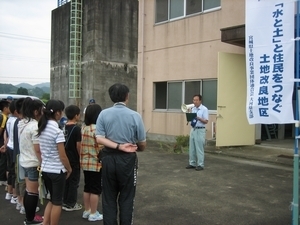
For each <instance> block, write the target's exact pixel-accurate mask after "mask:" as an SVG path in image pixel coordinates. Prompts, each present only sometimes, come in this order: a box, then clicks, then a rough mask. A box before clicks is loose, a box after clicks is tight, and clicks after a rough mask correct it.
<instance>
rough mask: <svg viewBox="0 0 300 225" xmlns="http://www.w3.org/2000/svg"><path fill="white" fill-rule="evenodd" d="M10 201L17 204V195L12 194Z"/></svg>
mask: <svg viewBox="0 0 300 225" xmlns="http://www.w3.org/2000/svg"><path fill="white" fill-rule="evenodd" d="M10 203H11V204H17V203H18V197H14V196H12V197H11V199H10Z"/></svg>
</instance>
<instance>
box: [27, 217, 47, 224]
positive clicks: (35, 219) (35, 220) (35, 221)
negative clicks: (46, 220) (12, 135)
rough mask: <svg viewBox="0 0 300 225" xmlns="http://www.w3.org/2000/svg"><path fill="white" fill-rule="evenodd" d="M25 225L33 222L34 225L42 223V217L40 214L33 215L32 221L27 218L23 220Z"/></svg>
mask: <svg viewBox="0 0 300 225" xmlns="http://www.w3.org/2000/svg"><path fill="white" fill-rule="evenodd" d="M24 224H25V225H30V224H35V225H42V224H43V217H41V216H40V215H35V217H34V219H33V220H32V221H27V219H25V220H24Z"/></svg>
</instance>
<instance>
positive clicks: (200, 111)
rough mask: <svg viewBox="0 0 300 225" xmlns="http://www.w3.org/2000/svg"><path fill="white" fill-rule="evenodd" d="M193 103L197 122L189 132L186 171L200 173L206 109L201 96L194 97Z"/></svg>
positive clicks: (193, 111)
mask: <svg viewBox="0 0 300 225" xmlns="http://www.w3.org/2000/svg"><path fill="white" fill-rule="evenodd" d="M193 103H194V105H195V106H194V107H193V108H192V113H197V117H196V120H197V122H196V124H195V125H194V127H192V129H191V131H190V142H189V165H188V166H187V167H186V169H196V170H197V171H201V170H203V169H204V145H205V136H206V128H205V125H206V124H207V123H208V109H207V108H206V107H205V106H204V105H202V96H201V95H194V97H193Z"/></svg>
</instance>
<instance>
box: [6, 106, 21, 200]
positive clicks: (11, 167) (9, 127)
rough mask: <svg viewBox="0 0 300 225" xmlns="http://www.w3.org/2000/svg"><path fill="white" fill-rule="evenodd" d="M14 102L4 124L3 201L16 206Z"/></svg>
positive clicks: (15, 117)
mask: <svg viewBox="0 0 300 225" xmlns="http://www.w3.org/2000/svg"><path fill="white" fill-rule="evenodd" d="M15 106H16V101H12V102H11V103H10V105H9V111H10V112H11V116H10V117H9V118H8V120H7V123H6V129H5V131H4V139H6V140H7V143H6V157H7V169H8V174H7V193H6V196H5V199H7V200H10V202H11V203H13V204H17V202H18V201H17V200H18V198H17V195H16V192H15V177H16V176H15V160H14V157H13V156H14V124H15V121H16V119H17V115H18V114H17V111H16V107H15Z"/></svg>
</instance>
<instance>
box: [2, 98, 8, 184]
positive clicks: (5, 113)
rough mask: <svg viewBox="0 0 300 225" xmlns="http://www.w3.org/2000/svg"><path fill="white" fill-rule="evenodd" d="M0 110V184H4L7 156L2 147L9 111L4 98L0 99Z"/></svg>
mask: <svg viewBox="0 0 300 225" xmlns="http://www.w3.org/2000/svg"><path fill="white" fill-rule="evenodd" d="M0 110H1V112H2V114H1V121H0V185H6V184H7V183H6V181H7V177H6V171H7V157H6V153H5V150H6V149H5V147H4V130H5V128H6V122H7V119H8V115H9V113H10V111H9V102H8V101H6V100H1V101H0Z"/></svg>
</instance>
